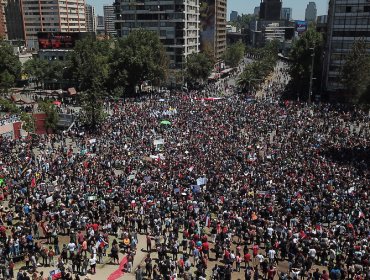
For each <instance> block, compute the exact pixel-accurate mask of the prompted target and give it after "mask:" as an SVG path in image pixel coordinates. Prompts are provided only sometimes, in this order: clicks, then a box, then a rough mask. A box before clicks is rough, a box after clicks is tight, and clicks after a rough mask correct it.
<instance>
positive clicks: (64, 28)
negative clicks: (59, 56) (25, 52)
mask: <svg viewBox="0 0 370 280" xmlns="http://www.w3.org/2000/svg"><path fill="white" fill-rule="evenodd" d="M21 11H22V17H23V26H24V38H25V41H26V46H27V48H29V49H38V40H37V33H38V32H86V18H85V0H68V1H65V0H38V1H28V0H21Z"/></svg>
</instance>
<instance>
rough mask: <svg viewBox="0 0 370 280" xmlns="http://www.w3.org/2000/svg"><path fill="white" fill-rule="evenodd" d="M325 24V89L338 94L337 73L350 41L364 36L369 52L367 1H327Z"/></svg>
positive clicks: (339, 86) (341, 88)
mask: <svg viewBox="0 0 370 280" xmlns="http://www.w3.org/2000/svg"><path fill="white" fill-rule="evenodd" d="M327 26H328V31H327V47H326V51H325V53H326V55H325V68H324V74H325V75H324V77H325V82H324V84H325V88H326V90H327V91H329V92H332V93H333V92H335V93H338V92H341V91H342V90H344V88H343V86H342V84H341V82H340V72H341V69H342V67H343V65H344V63H345V60H346V56H347V55H348V53H349V52H350V51H351V48H352V45H353V43H354V42H355V41H356V40H359V39H364V40H365V41H366V43H367V45H368V51H370V2H369V1H367V0H330V2H329V13H328V25H327ZM332 96H335V95H334V94H332Z"/></svg>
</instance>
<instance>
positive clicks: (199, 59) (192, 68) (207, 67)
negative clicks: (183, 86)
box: [186, 53, 213, 82]
mask: <svg viewBox="0 0 370 280" xmlns="http://www.w3.org/2000/svg"><path fill="white" fill-rule="evenodd" d="M212 68H213V63H212V60H210V59H209V57H208V56H207V55H206V54H205V53H192V54H190V55H188V57H187V60H186V76H187V79H188V80H189V81H190V82H203V81H205V80H207V78H208V77H209V75H210V74H211V72H212Z"/></svg>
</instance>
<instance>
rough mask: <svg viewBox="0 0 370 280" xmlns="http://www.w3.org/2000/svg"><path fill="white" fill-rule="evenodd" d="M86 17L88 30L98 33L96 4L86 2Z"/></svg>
mask: <svg viewBox="0 0 370 280" xmlns="http://www.w3.org/2000/svg"><path fill="white" fill-rule="evenodd" d="M85 17H86V31H87V32H93V33H96V18H95V7H94V6H91V5H87V4H86V6H85Z"/></svg>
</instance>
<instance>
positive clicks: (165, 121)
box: [161, 120, 171, 125]
mask: <svg viewBox="0 0 370 280" xmlns="http://www.w3.org/2000/svg"><path fill="white" fill-rule="evenodd" d="M161 124H163V125H170V124H171V122H170V121H167V120H163V121H161Z"/></svg>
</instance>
